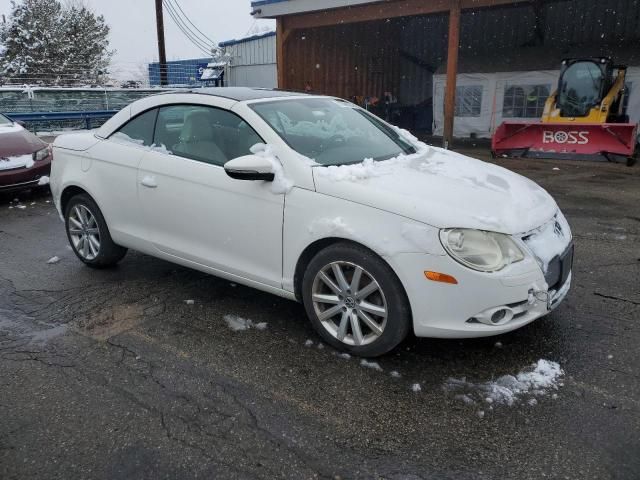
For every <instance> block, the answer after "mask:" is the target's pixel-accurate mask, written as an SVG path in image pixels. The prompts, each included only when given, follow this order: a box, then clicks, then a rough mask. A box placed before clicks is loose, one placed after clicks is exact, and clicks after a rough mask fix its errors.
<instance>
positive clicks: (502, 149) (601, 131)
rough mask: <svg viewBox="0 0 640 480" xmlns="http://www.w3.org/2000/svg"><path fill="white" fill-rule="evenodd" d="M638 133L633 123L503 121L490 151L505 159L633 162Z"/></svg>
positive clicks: (492, 141) (636, 126)
mask: <svg viewBox="0 0 640 480" xmlns="http://www.w3.org/2000/svg"><path fill="white" fill-rule="evenodd" d="M637 134H638V125H637V124H633V123H604V124H579V123H570V122H566V123H541V122H504V123H503V124H502V125H500V126H499V127H498V129H497V130H496V132H495V134H494V135H493V138H492V140H491V151H492V152H493V154H494V155H496V156H502V157H529V158H566V159H592V160H608V161H617V160H624V161H627V162H630V161H631V159H633V158H634V155H635V153H636V143H637V141H638V138H637Z"/></svg>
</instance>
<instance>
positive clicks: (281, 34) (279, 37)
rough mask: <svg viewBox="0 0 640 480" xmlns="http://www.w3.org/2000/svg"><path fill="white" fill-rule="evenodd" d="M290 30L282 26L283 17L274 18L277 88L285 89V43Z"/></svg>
mask: <svg viewBox="0 0 640 480" xmlns="http://www.w3.org/2000/svg"><path fill="white" fill-rule="evenodd" d="M289 33H291V30H286V29H285V27H284V18H278V19H277V20H276V64H277V69H278V88H282V89H285V88H287V87H286V78H287V74H286V70H285V68H286V67H285V65H286V61H285V60H286V58H285V44H286V41H287V39H288V37H289Z"/></svg>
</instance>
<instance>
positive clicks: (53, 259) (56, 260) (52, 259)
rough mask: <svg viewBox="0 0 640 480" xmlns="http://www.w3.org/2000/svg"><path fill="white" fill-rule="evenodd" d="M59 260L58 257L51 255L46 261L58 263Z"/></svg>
mask: <svg viewBox="0 0 640 480" xmlns="http://www.w3.org/2000/svg"><path fill="white" fill-rule="evenodd" d="M59 261H60V257H51V258H50V259H49V260H47V263H48V264H49V265H53V264H55V263H58V262H59Z"/></svg>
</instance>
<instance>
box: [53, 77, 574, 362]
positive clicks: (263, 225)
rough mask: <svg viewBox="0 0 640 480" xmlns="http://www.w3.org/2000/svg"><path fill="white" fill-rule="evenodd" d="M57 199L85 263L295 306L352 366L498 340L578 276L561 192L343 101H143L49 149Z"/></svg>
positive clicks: (230, 97)
mask: <svg viewBox="0 0 640 480" xmlns="http://www.w3.org/2000/svg"><path fill="white" fill-rule="evenodd" d="M53 151H54V153H53V156H54V161H53V168H52V174H51V190H52V192H53V194H54V198H55V203H56V206H57V208H58V210H59V211H60V213H61V215H62V216H63V218H64V222H65V226H66V231H67V235H68V238H69V242H70V243H71V246H72V247H73V251H74V252H75V253H76V255H77V256H78V258H79V259H80V260H81V261H82V262H84V263H85V264H87V265H89V266H91V267H107V266H111V265H114V264H116V263H117V262H118V261H120V260H121V259H122V258H123V257H124V255H125V253H126V251H127V249H128V248H131V249H135V250H138V251H140V252H144V253H146V254H149V255H153V256H155V257H159V258H163V259H165V260H169V261H171V262H175V263H178V264H181V265H184V266H187V267H191V268H194V269H197V270H201V271H203V272H208V273H211V274H213V275H217V276H219V277H222V278H226V279H228V280H231V281H233V282H238V283H241V284H244V285H248V286H250V287H255V288H258V289H260V290H264V291H267V292H271V293H274V294H276V295H280V296H282V297H286V298H290V299H292V300H298V301H301V302H303V303H304V306H305V308H306V311H307V314H308V315H309V318H310V319H311V322H312V323H313V326H314V327H315V329H316V330H317V332H318V333H319V335H320V336H321V337H322V338H323V339H324V340H325V341H327V342H328V343H330V344H331V345H333V346H334V347H336V348H338V349H341V350H345V351H347V352H350V353H353V354H356V355H360V356H376V355H381V354H383V353H385V352H388V351H389V350H391V349H393V348H394V347H395V346H396V345H398V344H399V343H400V342H401V341H402V340H403V338H404V337H405V336H406V335H407V334H408V333H409V331H410V330H413V332H414V333H415V334H416V335H418V336H427V337H444V338H464V337H479V336H489V335H496V334H500V333H504V332H508V331H511V330H514V329H516V328H519V327H522V326H523V325H526V324H528V323H530V322H532V321H533V320H535V319H537V318H539V317H542V316H544V315H546V314H548V313H549V312H550V311H551V310H552V309H554V308H555V307H556V306H557V305H558V304H559V303H560V302H561V301H562V300H563V299H564V297H565V296H566V294H567V292H568V290H569V286H570V283H571V267H572V261H573V242H572V237H571V231H570V228H569V225H568V224H567V221H566V220H565V218H564V216H563V215H562V213H561V212H560V210H559V209H558V206H557V205H556V203H555V202H554V200H553V199H552V198H551V197H550V196H549V195H548V194H547V193H546V192H545V191H544V190H543V189H542V188H540V187H539V186H538V185H536V184H535V183H533V182H531V181H530V180H528V179H526V178H524V177H522V176H520V175H517V174H515V173H513V172H510V171H508V170H506V169H504V168H501V167H498V166H496V165H492V164H488V163H484V162H481V161H479V160H474V159H471V158H468V157H465V156H462V155H459V154H456V153H453V152H451V151H447V150H443V149H440V148H436V147H431V146H427V145H425V144H423V143H421V142H419V141H418V140H416V139H415V138H414V137H412V136H411V135H410V134H409V133H408V132H405V131H403V130H399V129H397V128H395V127H393V126H391V125H389V124H387V123H385V122H383V121H382V120H380V119H379V118H377V117H375V116H374V115H371V114H370V113H368V112H367V111H365V110H363V109H361V108H359V107H357V106H355V105H353V104H351V103H348V102H346V101H343V100H340V99H337V98H331V97H324V96H312V95H303V94H299V93H287V92H281V91H272V90H261V89H243V88H221V89H207V88H203V89H198V90H194V91H184V92H176V93H167V94H160V95H156V96H152V97H148V98H145V99H143V100H139V101H137V102H135V103H133V104H131V105H130V106H128V107H126V108H125V109H124V110H122V111H121V112H119V113H118V114H117V115H115V116H114V117H113V118H112V119H111V120H109V121H108V122H107V123H105V124H104V125H103V126H102V127H101V128H100V129H99V130H97V131H93V132H88V133H80V134H71V135H63V136H61V137H59V138H58V139H57V140H56V142H55V144H54V149H53Z"/></svg>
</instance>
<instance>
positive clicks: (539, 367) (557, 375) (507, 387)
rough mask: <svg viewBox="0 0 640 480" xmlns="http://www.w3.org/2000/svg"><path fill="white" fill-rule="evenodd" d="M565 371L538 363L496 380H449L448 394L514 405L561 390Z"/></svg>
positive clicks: (466, 401) (544, 363)
mask: <svg viewBox="0 0 640 480" xmlns="http://www.w3.org/2000/svg"><path fill="white" fill-rule="evenodd" d="M563 375H564V371H563V370H562V368H560V365H559V364H558V363H556V362H551V361H549V360H538V362H537V363H535V364H533V365H532V366H531V367H530V368H527V369H525V370H523V371H521V372H520V373H518V374H517V375H515V376H514V375H503V376H502V377H500V378H498V379H497V380H495V381H489V382H484V383H471V382H468V381H467V380H466V379H464V378H463V379H456V378H449V379H448V380H447V381H446V383H445V385H444V388H445V390H447V391H451V392H457V393H458V395H456V397H455V398H456V399H462V400H463V401H464V402H465V403H470V402H469V401H468V400H465V398H469V399H470V400H472V401H483V400H484V401H485V402H486V403H496V404H500V405H508V406H511V405H514V404H515V403H517V402H518V401H519V399H520V398H521V397H523V396H526V395H533V396H541V395H545V394H547V393H548V392H549V391H552V390H557V389H558V387H559V386H562V385H563V384H562V383H561V382H560V379H561V378H562V377H563Z"/></svg>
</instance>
